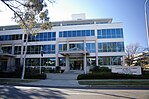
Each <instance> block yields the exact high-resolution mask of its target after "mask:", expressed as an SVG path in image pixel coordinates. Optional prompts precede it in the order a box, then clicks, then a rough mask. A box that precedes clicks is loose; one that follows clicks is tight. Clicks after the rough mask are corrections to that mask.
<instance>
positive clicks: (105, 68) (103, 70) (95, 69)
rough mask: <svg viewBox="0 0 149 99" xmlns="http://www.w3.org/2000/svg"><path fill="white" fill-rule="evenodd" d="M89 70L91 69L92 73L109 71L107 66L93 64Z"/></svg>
mask: <svg viewBox="0 0 149 99" xmlns="http://www.w3.org/2000/svg"><path fill="white" fill-rule="evenodd" d="M90 71H91V72H92V73H98V72H111V69H109V68H108V67H99V66H94V67H93V68H92V69H91V70H90Z"/></svg>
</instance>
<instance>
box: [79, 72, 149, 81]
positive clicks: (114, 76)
mask: <svg viewBox="0 0 149 99" xmlns="http://www.w3.org/2000/svg"><path fill="white" fill-rule="evenodd" d="M77 79H78V80H83V79H149V74H144V75H128V74H116V73H97V74H96V73H95V74H91V73H89V74H81V75H79V76H78V77H77Z"/></svg>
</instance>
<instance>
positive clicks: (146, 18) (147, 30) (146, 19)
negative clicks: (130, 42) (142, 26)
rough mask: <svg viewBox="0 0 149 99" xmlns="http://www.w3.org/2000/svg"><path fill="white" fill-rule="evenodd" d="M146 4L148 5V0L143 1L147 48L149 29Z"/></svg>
mask: <svg viewBox="0 0 149 99" xmlns="http://www.w3.org/2000/svg"><path fill="white" fill-rule="evenodd" d="M147 3H148V0H146V1H145V4H144V10H145V23H146V32H147V38H148V47H149V27H148V15H147Z"/></svg>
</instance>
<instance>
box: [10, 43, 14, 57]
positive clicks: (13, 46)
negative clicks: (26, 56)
mask: <svg viewBox="0 0 149 99" xmlns="http://www.w3.org/2000/svg"><path fill="white" fill-rule="evenodd" d="M14 47H15V44H14V43H13V44H12V52H11V54H13V55H14Z"/></svg>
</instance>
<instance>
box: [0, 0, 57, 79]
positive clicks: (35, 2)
mask: <svg viewBox="0 0 149 99" xmlns="http://www.w3.org/2000/svg"><path fill="white" fill-rule="evenodd" d="M1 2H2V3H4V4H5V5H6V6H7V7H8V8H9V9H10V10H12V11H13V12H14V17H13V19H14V20H15V22H17V23H18V24H19V26H20V27H21V28H22V29H23V30H24V33H25V36H24V40H25V45H24V46H25V47H23V48H24V53H23V63H22V65H23V66H22V67H23V70H22V76H21V79H24V74H25V58H26V52H27V43H28V37H29V34H33V35H36V34H37V32H39V31H40V30H46V29H51V28H52V25H51V23H50V22H49V17H48V9H47V3H54V2H55V1H54V0H1ZM38 26H40V29H37V27H38Z"/></svg>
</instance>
